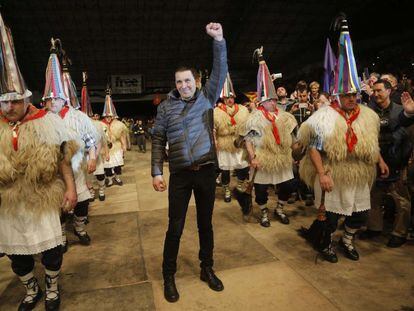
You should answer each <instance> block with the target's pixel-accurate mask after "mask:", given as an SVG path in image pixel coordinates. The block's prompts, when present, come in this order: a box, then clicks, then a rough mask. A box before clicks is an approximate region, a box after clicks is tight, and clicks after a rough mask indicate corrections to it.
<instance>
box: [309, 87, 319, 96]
mask: <svg viewBox="0 0 414 311" xmlns="http://www.w3.org/2000/svg"><path fill="white" fill-rule="evenodd" d="M310 90H311V93H312V94H317V93H318V91H319V86H317V85H312V86H311V88H310Z"/></svg>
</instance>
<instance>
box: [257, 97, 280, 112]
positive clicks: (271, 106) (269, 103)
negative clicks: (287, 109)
mask: <svg viewBox="0 0 414 311" xmlns="http://www.w3.org/2000/svg"><path fill="white" fill-rule="evenodd" d="M261 105H262V106H263V108H264V109H266V110H267V111H270V112H274V111H276V107H277V103H276V101H275V100H274V99H269V100H266V101H265V102H263V103H262V104H261Z"/></svg>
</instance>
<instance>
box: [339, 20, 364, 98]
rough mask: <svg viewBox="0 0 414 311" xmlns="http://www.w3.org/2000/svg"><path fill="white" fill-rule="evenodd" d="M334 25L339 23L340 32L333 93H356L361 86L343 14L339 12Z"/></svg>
mask: <svg viewBox="0 0 414 311" xmlns="http://www.w3.org/2000/svg"><path fill="white" fill-rule="evenodd" d="M335 25H336V27H338V26H339V25H340V27H341V30H340V31H341V32H340V35H339V41H338V57H337V61H336V66H335V80H334V89H333V94H334V95H338V94H348V93H358V92H360V91H361V87H360V84H359V78H358V72H357V66H356V62H355V57H354V51H353V48H352V41H351V36H350V34H349V29H348V22H347V20H346V16H345V14H341V15H340V16H339V17H338V18H337V19H336V21H335Z"/></svg>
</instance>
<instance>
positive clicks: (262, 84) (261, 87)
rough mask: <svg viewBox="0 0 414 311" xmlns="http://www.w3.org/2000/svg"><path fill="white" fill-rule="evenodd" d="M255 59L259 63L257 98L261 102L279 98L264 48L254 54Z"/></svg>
mask: <svg viewBox="0 0 414 311" xmlns="http://www.w3.org/2000/svg"><path fill="white" fill-rule="evenodd" d="M253 57H257V60H258V61H259V70H258V72H257V98H258V99H259V100H260V102H264V101H266V100H269V99H275V98H277V95H276V90H275V86H274V84H273V79H272V76H271V75H270V72H269V68H267V65H266V62H265V60H264V58H263V46H262V47H260V48H258V49H256V50H255V51H254V52H253Z"/></svg>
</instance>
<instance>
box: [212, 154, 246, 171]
mask: <svg viewBox="0 0 414 311" xmlns="http://www.w3.org/2000/svg"><path fill="white" fill-rule="evenodd" d="M217 158H218V163H219V167H220V169H222V170H224V171H229V170H235V169H241V168H245V167H248V166H249V163H248V162H247V161H246V160H245V159H243V150H238V151H237V152H228V151H220V150H219V151H218V152H217Z"/></svg>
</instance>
